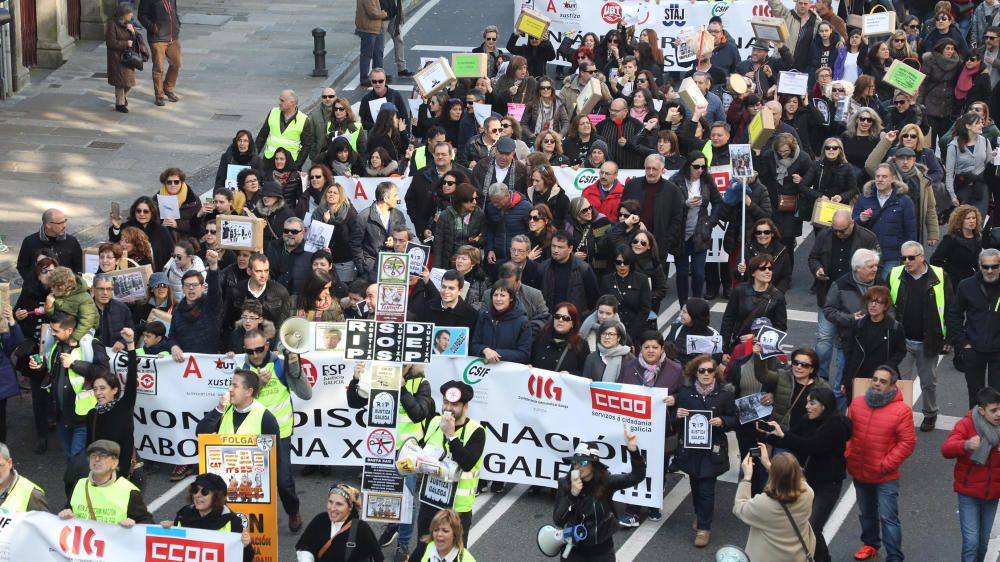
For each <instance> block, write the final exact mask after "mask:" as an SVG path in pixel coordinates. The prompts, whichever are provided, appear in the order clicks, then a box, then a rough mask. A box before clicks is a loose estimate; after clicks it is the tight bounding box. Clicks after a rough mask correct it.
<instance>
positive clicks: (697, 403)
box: [671, 383, 912, 478]
mask: <svg viewBox="0 0 1000 562" xmlns="http://www.w3.org/2000/svg"><path fill="white" fill-rule="evenodd" d="M676 408H677V409H680V408H684V409H686V410H711V412H712V417H718V418H722V427H712V448H711V449H689V448H687V447H684V446H683V445H681V447H680V448H679V449H678V450H677V466H678V467H680V469H681V470H683V471H684V472H686V473H687V474H688V475H689V476H690V477H692V478H711V477H713V476H720V475H722V474H725V473H726V471H728V470H729V439H728V438H727V437H726V432H727V431H733V430H734V429H736V427H737V426H738V425H739V416H738V415H737V413H736V397H735V395H734V394H733V387H732V386H731V385H729V384H726V385H722V384H720V383H716V384H715V389H714V390H712V392H710V393H709V394H708V396H702V395H700V394H698V391H697V390H695V388H694V386H693V385H687V386H683V387H681V389H680V390H678V391H677V402H676ZM671 412H672V415H673V416H674V418H673V420H671V422H672V424H673V425H674V427H677V428H679V429H680V430H681V432H684V431H687V424H686V423H685V421H686V420H685V419H684V418H679V417H676V414H675V413H673V412H676V410H672V411H671ZM911 426H912V422H911ZM911 429H912V427H911ZM681 443H682V444H683V443H684V439H683V438H682V439H681Z"/></svg>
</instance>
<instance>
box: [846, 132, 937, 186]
mask: <svg viewBox="0 0 1000 562" xmlns="http://www.w3.org/2000/svg"><path fill="white" fill-rule="evenodd" d="M925 140H926V138H925V137H924V132H923V131H921V130H920V127H919V126H918V125H915V124H913V123H907V124H906V125H903V126H902V128H900V129H899V132H898V133H897V132H894V131H889V132H887V133H886V134H885V135H884V136H882V138H881V139H880V140H879V142H878V144H877V145H875V149H874V150H872V153H871V154H869V155H868V160H866V161H865V169H866V170H867V171H868V175H873V173H874V171H875V168H877V167H878V165H879V164H881V163H882V162H883V161H884V160H885V159H886V155H887V154H888V156H894V155H895V154H896V151H898V150H899V149H901V148H909V149H910V150H912V151H913V152H915V153H916V154H917V164H921V165H923V166H924V167H926V168H927V171H926V174H927V178H928V179H930V180H931V181H932V182H934V183H939V182H942V181H944V168H943V167H941V161H940V160H938V157H937V155H935V154H934V151H933V150H931V149H929V148H926V145H925V144H924V142H925ZM893 141H895V145H893Z"/></svg>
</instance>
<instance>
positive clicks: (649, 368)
mask: <svg viewBox="0 0 1000 562" xmlns="http://www.w3.org/2000/svg"><path fill="white" fill-rule="evenodd" d="M638 359H639V368H640V369H642V372H641V373H640V374H641V375H642V384H643V385H644V386H653V383H654V382H656V375H658V374H659V373H660V367H662V366H663V362H664V361H666V360H667V356H666V354H664V355H663V356H662V357H660V360H659V361H657V362H656V363H655V364H653V365H650V364H649V363H646V360H645V359H643V357H642V355H641V354H640V355H639V358H638Z"/></svg>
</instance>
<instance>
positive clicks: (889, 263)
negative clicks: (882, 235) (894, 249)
mask: <svg viewBox="0 0 1000 562" xmlns="http://www.w3.org/2000/svg"><path fill="white" fill-rule="evenodd" d="M902 263H903V260H902V259H900V258H897V259H893V260H885V261H884V262H881V263H879V264H878V276H879V277H881V278H882V279H886V278H888V277H889V272H890V271H892V268H894V267H896V266H898V265H902Z"/></svg>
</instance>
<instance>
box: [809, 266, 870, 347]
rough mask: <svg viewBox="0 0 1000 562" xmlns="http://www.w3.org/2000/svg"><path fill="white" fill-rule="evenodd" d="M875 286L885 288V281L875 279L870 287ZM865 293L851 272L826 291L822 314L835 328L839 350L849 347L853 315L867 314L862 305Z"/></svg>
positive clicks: (842, 276)
mask: <svg viewBox="0 0 1000 562" xmlns="http://www.w3.org/2000/svg"><path fill="white" fill-rule="evenodd" d="M877 285H881V286H885V281H884V280H882V279H881V278H879V277H876V278H875V281H874V282H873V283H872V286H877ZM867 291H868V288H867V287H865V286H863V285H859V284H858V281H857V279H855V278H854V272H853V271H851V272H848V273H845V274H843V275H841V276H840V277H838V278H837V279H835V280H834V281H833V283H831V284H830V288H829V289H828V290H827V293H826V303H825V304H824V305H823V310H822V314H823V315H824V316H826V319H827V320H829V321H830V322H832V323H833V324H835V325H836V326H837V347H838V348H840V349H841V350H846V349H847V348H848V346H850V341H851V335H852V328H853V327H854V322H855V318H854V313H855V312H859V311H860V312H865V313H867V310H866V307H865V304H864V297H865V292H867Z"/></svg>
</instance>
